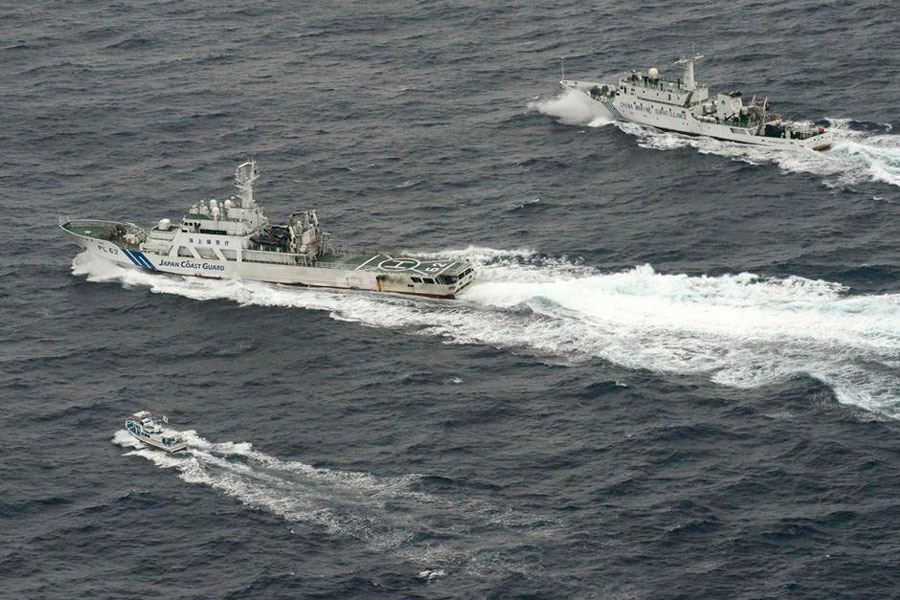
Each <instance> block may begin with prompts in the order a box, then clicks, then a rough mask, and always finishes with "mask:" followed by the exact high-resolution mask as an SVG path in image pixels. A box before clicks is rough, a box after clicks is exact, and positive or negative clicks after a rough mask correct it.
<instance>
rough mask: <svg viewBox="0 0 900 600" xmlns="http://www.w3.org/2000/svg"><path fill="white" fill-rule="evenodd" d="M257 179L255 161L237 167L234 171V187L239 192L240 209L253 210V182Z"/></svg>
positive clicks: (257, 173) (257, 171) (257, 170)
mask: <svg viewBox="0 0 900 600" xmlns="http://www.w3.org/2000/svg"><path fill="white" fill-rule="evenodd" d="M257 179H259V169H257V168H256V161H255V160H248V161H247V162H245V163H243V164H240V165H238V168H237V169H235V170H234V187H236V188H237V189H239V190H240V191H241V208H253V206H254V201H253V182H254V181H256V180H257Z"/></svg>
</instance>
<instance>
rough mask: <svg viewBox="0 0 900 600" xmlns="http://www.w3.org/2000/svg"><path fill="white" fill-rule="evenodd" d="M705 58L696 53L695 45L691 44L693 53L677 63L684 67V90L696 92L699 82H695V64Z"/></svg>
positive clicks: (676, 62)
mask: <svg viewBox="0 0 900 600" xmlns="http://www.w3.org/2000/svg"><path fill="white" fill-rule="evenodd" d="M701 58H703V55H702V54H697V53H696V52H695V51H694V44H691V53H690V54H689V55H688V56H682V57H681V58H679V59H678V60H676V61H675V64H676V65H684V89H686V90H688V91H691V92H692V91H694V90H696V89H697V82H696V81H695V80H694V62H695V61H698V60H700V59H701Z"/></svg>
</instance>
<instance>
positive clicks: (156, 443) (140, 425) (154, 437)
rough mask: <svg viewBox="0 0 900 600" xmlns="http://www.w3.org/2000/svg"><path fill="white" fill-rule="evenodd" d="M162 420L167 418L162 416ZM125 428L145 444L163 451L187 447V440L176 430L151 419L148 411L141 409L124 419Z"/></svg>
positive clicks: (179, 449) (177, 450)
mask: <svg viewBox="0 0 900 600" xmlns="http://www.w3.org/2000/svg"><path fill="white" fill-rule="evenodd" d="M163 422H165V423H168V419H166V418H165V417H163ZM125 429H126V430H127V431H128V433H130V434H131V435H132V436H134V438H135V439H138V440H140V441H142V442H144V443H145V444H149V445H150V446H153V447H154V448H158V449H160V450H164V451H165V452H170V453H171V452H179V451H181V450H184V449H186V448H187V442H186V441H185V440H184V438H182V437H181V434H180V433H178V432H177V431H173V430H171V429H167V428H165V427H163V426H162V425H160V424H159V423H157V422H156V421H155V420H154V419H153V415H151V414H150V412H149V411H146V410H142V411H139V412H136V413H134V414H133V415H131V416H130V417H128V418H126V419H125Z"/></svg>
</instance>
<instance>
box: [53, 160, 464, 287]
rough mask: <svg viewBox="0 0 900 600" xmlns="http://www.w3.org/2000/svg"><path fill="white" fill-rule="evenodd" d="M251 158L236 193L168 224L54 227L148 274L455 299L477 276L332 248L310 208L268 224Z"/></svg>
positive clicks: (80, 222) (83, 222)
mask: <svg viewBox="0 0 900 600" xmlns="http://www.w3.org/2000/svg"><path fill="white" fill-rule="evenodd" d="M258 177H259V171H258V170H257V166H256V162H255V161H248V162H245V163H243V164H241V165H240V166H238V168H237V169H236V170H235V186H236V187H237V188H238V190H240V194H239V196H238V197H234V196H233V197H231V198H229V199H228V200H225V201H224V202H221V203H219V202H217V201H216V200H210V201H209V202H208V203H205V202H203V201H201V202H199V203H198V204H195V205H194V206H192V207H191V209H190V211H189V212H188V213H187V214H186V215H185V216H184V217H183V218H182V219H181V222H178V223H173V222H171V221H170V220H169V219H160V221H159V223H157V224H156V225H155V226H154V227H153V228H151V229H150V231H149V232H148V231H146V230H144V229H142V228H141V227H138V226H137V225H135V224H133V223H123V222H118V221H101V220H93V219H73V220H61V221H62V222H61V223H60V227H62V229H63V230H64V231H66V232H67V233H68V234H70V235H71V236H72V237H73V238H74V240H75V242H76V243H77V244H78V245H79V246H81V247H82V248H84V249H85V250H87V251H88V252H89V253H91V254H93V255H95V256H99V257H101V258H103V259H105V260H109V261H112V262H114V263H117V264H119V265H124V266H130V267H137V268H141V269H145V270H147V271H151V272H154V273H171V274H175V275H194V276H197V277H211V278H217V279H227V278H234V277H240V278H243V279H254V280H259V281H268V282H272V283H282V284H288V285H298V286H308V287H325V288H340V289H353V290H370V291H377V292H396V293H401V294H415V295H419V296H428V297H432V298H454V297H455V296H456V295H457V294H459V292H460V291H462V290H463V288H465V287H466V286H468V285H469V284H470V283H471V282H472V279H473V278H474V277H475V270H474V267H473V266H472V265H471V264H470V263H469V262H468V261H463V262H460V261H456V260H450V259H447V260H440V259H438V260H420V259H417V258H406V257H400V258H396V257H393V256H391V255H389V254H384V253H380V252H351V251H341V250H337V249H335V248H334V246H332V244H331V242H330V239H329V238H330V236H329V234H327V233H324V232H322V230H321V229H320V228H319V220H318V218H317V217H316V212H315V211H314V210H305V211H302V212H299V213H295V214H292V215H291V217H290V222H289V223H287V224H285V225H272V224H270V223H269V220H268V219H267V218H266V217H265V216H264V215H263V211H262V209H261V208H260V207H259V206H258V205H257V204H256V201H255V200H254V198H253V182H254V181H256V179H257V178H258Z"/></svg>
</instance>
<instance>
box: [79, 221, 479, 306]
mask: <svg viewBox="0 0 900 600" xmlns="http://www.w3.org/2000/svg"><path fill="white" fill-rule="evenodd" d="M66 233H68V234H69V235H71V236H72V237H73V238H74V240H75V242H76V243H77V244H78V245H79V246H81V247H82V248H84V249H85V250H87V251H88V253H90V254H92V255H93V256H97V257H99V258H101V259H103V260H107V261H110V262H113V263H116V264H118V265H120V266H123V267H137V268H141V269H144V270H146V271H149V272H153V273H164V274H170V275H183V276H193V277H203V278H209V279H245V280H255V281H265V282H269V283H280V284H285V285H296V286H304V287H323V288H335V289H347V290H365V291H372V292H388V293H398V294H411V295H416V296H425V297H429V298H446V299H451V298H455V297H456V294H457V293H458V292H460V291H461V290H462V289H463V288H464V287H466V286H467V285H468V283H470V282H471V279H469V280H467V281H464V282H460V283H459V284H457V285H456V286H447V285H438V284H431V285H429V284H413V285H411V284H410V282H409V281H408V278H407V277H405V276H402V275H400V274H397V275H392V274H385V273H378V272H376V271H369V270H359V269H342V268H323V267H309V266H301V265H296V264H271V263H261V262H249V261H238V260H217V259H203V258H182V257H171V256H163V255H160V254H155V253H151V252H142V251H139V250H130V249H126V248H123V247H121V246H118V245H116V244H114V243H113V242H109V241H106V240H102V239H97V238H94V237H90V236H84V235H78V234H76V233H73V232H71V231H68V230H66ZM284 258H285V260H289V259H290V255H284Z"/></svg>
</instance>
